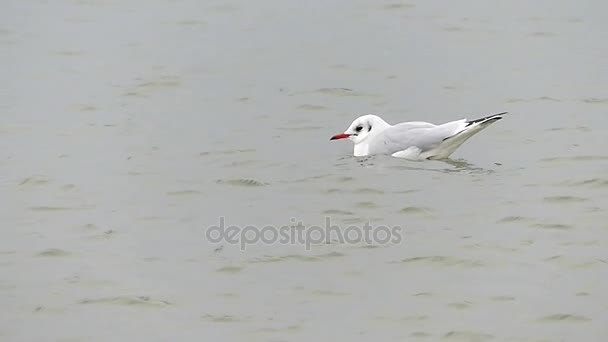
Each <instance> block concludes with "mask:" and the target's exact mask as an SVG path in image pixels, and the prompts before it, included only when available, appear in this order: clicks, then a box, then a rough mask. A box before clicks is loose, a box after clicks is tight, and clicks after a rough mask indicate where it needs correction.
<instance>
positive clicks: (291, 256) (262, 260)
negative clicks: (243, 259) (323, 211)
mask: <svg viewBox="0 0 608 342" xmlns="http://www.w3.org/2000/svg"><path fill="white" fill-rule="evenodd" d="M345 255H346V254H343V253H340V252H329V253H325V254H319V255H301V254H288V255H282V256H276V255H269V256H265V257H262V258H256V259H254V260H252V261H250V263H270V262H283V261H292V260H293V261H304V262H315V261H323V260H327V259H333V258H339V257H343V256H345Z"/></svg>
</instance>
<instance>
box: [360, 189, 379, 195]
mask: <svg viewBox="0 0 608 342" xmlns="http://www.w3.org/2000/svg"><path fill="white" fill-rule="evenodd" d="M355 193H356V194H376V195H382V194H384V191H382V190H379V189H372V188H359V189H357V190H355Z"/></svg>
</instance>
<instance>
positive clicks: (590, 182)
mask: <svg viewBox="0 0 608 342" xmlns="http://www.w3.org/2000/svg"><path fill="white" fill-rule="evenodd" d="M564 185H567V186H596V187H605V186H608V179H600V178H591V179H585V180H581V181H568V182H565V183H564Z"/></svg>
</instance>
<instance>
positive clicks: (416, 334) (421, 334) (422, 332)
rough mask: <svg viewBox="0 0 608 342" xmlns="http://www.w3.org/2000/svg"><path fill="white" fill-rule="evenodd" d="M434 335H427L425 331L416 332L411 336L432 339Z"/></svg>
mask: <svg viewBox="0 0 608 342" xmlns="http://www.w3.org/2000/svg"><path fill="white" fill-rule="evenodd" d="M431 336H432V335H431V334H429V333H425V332H424V331H414V332H413V333H411V334H410V337H431Z"/></svg>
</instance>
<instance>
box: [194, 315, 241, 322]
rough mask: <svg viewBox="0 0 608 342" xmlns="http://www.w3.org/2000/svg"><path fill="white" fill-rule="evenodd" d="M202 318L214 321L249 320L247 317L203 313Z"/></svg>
mask: <svg viewBox="0 0 608 342" xmlns="http://www.w3.org/2000/svg"><path fill="white" fill-rule="evenodd" d="M201 318H202V319H204V320H206V321H209V322H213V323H237V322H246V321H248V320H249V318H247V317H239V316H233V315H211V314H207V315H203V316H201Z"/></svg>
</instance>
